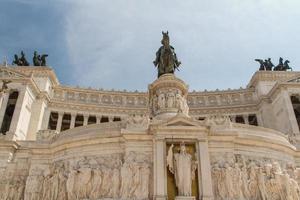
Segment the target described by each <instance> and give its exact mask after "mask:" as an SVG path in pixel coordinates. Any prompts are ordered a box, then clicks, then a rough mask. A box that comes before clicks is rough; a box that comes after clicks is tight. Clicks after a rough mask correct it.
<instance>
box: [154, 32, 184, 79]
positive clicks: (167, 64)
mask: <svg viewBox="0 0 300 200" xmlns="http://www.w3.org/2000/svg"><path fill="white" fill-rule="evenodd" d="M162 34H163V38H162V40H161V44H162V45H163V46H161V47H160V48H159V49H158V51H157V52H156V59H155V60H154V61H153V63H154V65H155V66H156V67H157V70H158V78H159V77H160V76H161V75H163V74H168V73H172V74H174V71H175V69H177V70H178V67H179V65H180V64H181V62H180V61H178V60H177V56H176V53H175V49H174V48H173V47H172V46H171V45H170V38H169V32H168V31H167V32H166V33H165V32H162Z"/></svg>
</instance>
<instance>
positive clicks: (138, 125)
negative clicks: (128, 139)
mask: <svg viewBox="0 0 300 200" xmlns="http://www.w3.org/2000/svg"><path fill="white" fill-rule="evenodd" d="M149 124H150V118H149V116H148V115H131V116H129V117H128V118H127V121H126V128H129V129H147V128H148V126H149Z"/></svg>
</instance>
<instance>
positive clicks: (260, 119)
mask: <svg viewBox="0 0 300 200" xmlns="http://www.w3.org/2000/svg"><path fill="white" fill-rule="evenodd" d="M256 119H257V124H258V126H264V123H263V119H262V116H261V112H259V113H256Z"/></svg>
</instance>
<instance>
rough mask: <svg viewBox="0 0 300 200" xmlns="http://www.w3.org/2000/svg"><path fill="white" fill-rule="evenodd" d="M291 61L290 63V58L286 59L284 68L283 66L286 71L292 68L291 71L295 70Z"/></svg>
mask: <svg viewBox="0 0 300 200" xmlns="http://www.w3.org/2000/svg"><path fill="white" fill-rule="evenodd" d="M289 63H290V61H289V60H286V61H284V63H283V68H282V69H283V70H284V71H286V70H288V69H290V70H291V71H293V69H292V68H291V67H290V66H289Z"/></svg>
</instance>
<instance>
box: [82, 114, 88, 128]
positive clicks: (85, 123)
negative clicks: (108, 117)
mask: <svg viewBox="0 0 300 200" xmlns="http://www.w3.org/2000/svg"><path fill="white" fill-rule="evenodd" d="M88 120H89V114H83V126H86V125H88Z"/></svg>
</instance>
